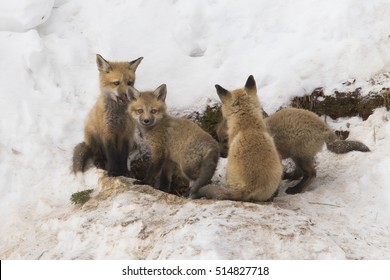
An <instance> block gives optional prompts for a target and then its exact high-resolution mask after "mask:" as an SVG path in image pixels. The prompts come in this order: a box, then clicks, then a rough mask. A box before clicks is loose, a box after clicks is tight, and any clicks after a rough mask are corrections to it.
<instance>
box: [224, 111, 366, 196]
mask: <svg viewBox="0 0 390 280" xmlns="http://www.w3.org/2000/svg"><path fill="white" fill-rule="evenodd" d="M265 123H266V125H267V128H268V131H269V132H270V134H271V136H272V137H273V138H274V142H275V145H276V148H277V150H278V152H279V154H280V155H281V157H282V158H283V159H285V158H291V159H292V160H293V161H294V163H295V165H296V169H295V171H294V172H292V173H285V174H284V175H283V179H289V180H298V179H299V178H301V177H302V179H301V181H300V182H299V183H298V184H297V185H296V186H294V187H292V188H288V189H287V191H286V192H287V193H288V194H296V193H300V192H303V191H305V190H306V189H307V187H308V186H309V185H310V183H311V182H312V181H313V180H314V178H315V177H316V170H315V168H314V163H313V161H314V156H315V155H316V154H317V153H318V152H319V151H321V149H322V147H323V145H324V143H326V146H327V148H328V149H329V150H330V151H331V152H333V153H337V154H343V153H348V152H350V151H361V152H368V151H369V150H370V149H369V148H368V147H367V146H366V145H364V144H363V143H361V142H358V141H347V140H345V141H343V140H337V136H336V135H335V133H334V132H333V130H332V129H331V128H330V127H329V126H328V125H327V124H326V123H325V122H324V121H323V120H322V119H321V118H320V117H318V116H317V115H316V114H314V113H312V112H310V111H307V110H304V109H294V108H286V109H282V110H280V111H278V112H276V113H275V114H273V115H271V116H270V117H268V118H266V119H265ZM227 130H228V127H227V125H226V120H222V121H221V123H220V124H219V125H218V127H217V135H218V139H219V141H220V149H221V151H222V153H221V156H223V155H225V154H227V153H228V145H227V144H224V141H225V140H226V139H227V138H228V133H227Z"/></svg>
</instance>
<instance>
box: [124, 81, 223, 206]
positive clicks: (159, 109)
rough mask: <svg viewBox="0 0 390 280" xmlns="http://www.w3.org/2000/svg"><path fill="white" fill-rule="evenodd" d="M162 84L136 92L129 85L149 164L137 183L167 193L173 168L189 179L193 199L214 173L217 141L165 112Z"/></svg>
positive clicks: (190, 123)
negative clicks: (157, 179) (156, 185)
mask: <svg viewBox="0 0 390 280" xmlns="http://www.w3.org/2000/svg"><path fill="white" fill-rule="evenodd" d="M166 94H167V88H166V85H165V84H163V85H161V86H160V87H158V88H157V89H156V90H155V91H154V92H151V91H146V92H139V91H138V90H136V89H135V88H132V87H130V99H131V104H130V112H131V116H132V117H133V118H134V119H135V120H136V122H137V124H138V127H139V128H140V130H141V133H142V135H143V136H144V137H145V138H146V140H147V142H148V144H149V147H150V150H151V165H150V167H149V169H148V172H147V175H146V177H145V178H144V179H143V180H142V181H140V182H138V183H141V184H147V185H151V186H153V185H154V183H155V179H156V178H157V176H160V177H159V178H160V180H159V185H160V186H159V187H160V189H164V190H165V191H168V192H170V185H171V180H172V174H173V172H174V170H175V168H178V170H179V171H181V173H182V175H184V177H185V178H186V179H188V180H189V181H190V193H189V194H190V197H191V198H197V192H198V190H199V188H201V187H202V186H204V185H205V184H207V183H208V182H209V181H210V179H211V177H212V176H213V174H214V171H215V169H216V167H217V163H218V159H219V149H218V143H217V141H215V140H214V139H213V138H212V137H211V135H209V134H208V133H206V132H205V131H204V130H202V129H201V128H200V127H199V126H198V125H197V124H195V123H193V122H192V121H190V120H188V119H185V118H174V117H171V116H169V115H168V114H167V109H166V104H165V98H166Z"/></svg>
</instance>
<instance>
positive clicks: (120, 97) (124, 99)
mask: <svg viewBox="0 0 390 280" xmlns="http://www.w3.org/2000/svg"><path fill="white" fill-rule="evenodd" d="M111 98H112V99H113V100H114V101H115V102H117V103H118V104H119V105H127V104H128V103H129V97H128V96H127V92H117V91H114V92H111Z"/></svg>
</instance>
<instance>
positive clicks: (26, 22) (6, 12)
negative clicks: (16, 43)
mask: <svg viewBox="0 0 390 280" xmlns="http://www.w3.org/2000/svg"><path fill="white" fill-rule="evenodd" d="M53 5H54V0H17V1H5V0H2V1H0V31H1V30H4V31H14V32H23V31H26V30H29V29H31V28H34V27H36V26H38V25H40V24H42V23H44V22H45V21H46V20H47V19H48V18H49V16H50V12H51V10H52V8H53Z"/></svg>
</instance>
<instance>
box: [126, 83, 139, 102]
mask: <svg viewBox="0 0 390 280" xmlns="http://www.w3.org/2000/svg"><path fill="white" fill-rule="evenodd" d="M127 89H128V93H127V98H128V99H129V100H130V101H135V100H137V99H138V98H139V97H140V95H141V93H140V92H139V91H138V90H136V89H135V88H134V87H132V86H128V87H127Z"/></svg>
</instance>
